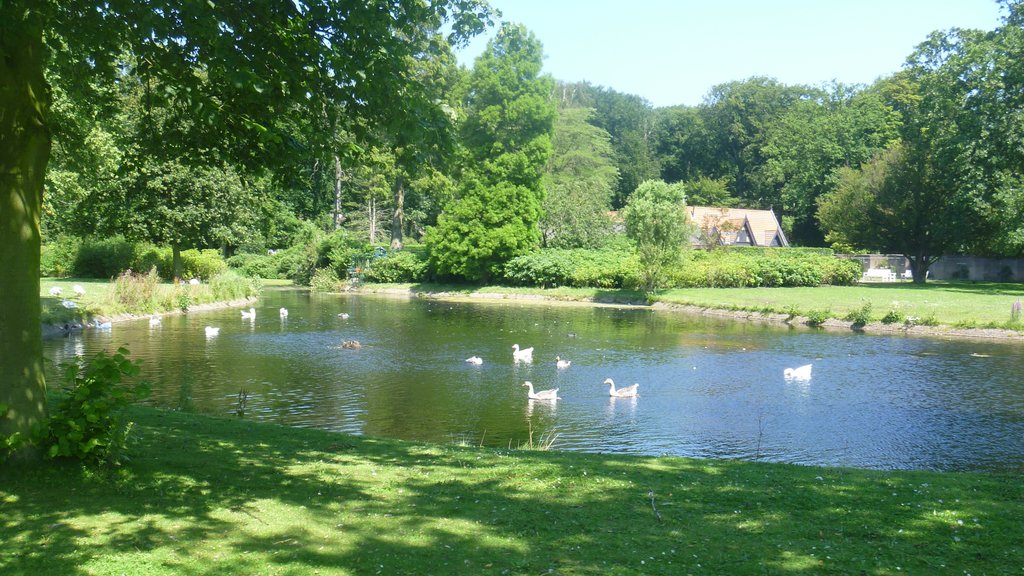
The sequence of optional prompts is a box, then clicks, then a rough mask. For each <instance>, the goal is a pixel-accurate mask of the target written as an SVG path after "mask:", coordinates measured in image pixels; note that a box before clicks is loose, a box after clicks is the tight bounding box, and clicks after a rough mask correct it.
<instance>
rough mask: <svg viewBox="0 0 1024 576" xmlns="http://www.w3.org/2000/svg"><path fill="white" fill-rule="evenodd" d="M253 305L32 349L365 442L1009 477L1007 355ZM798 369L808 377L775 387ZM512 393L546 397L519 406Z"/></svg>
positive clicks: (182, 405) (741, 330)
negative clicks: (107, 359) (96, 357)
mask: <svg viewBox="0 0 1024 576" xmlns="http://www.w3.org/2000/svg"><path fill="white" fill-rule="evenodd" d="M255 306H256V318H255V320H248V319H242V318H241V315H240V313H239V310H238V309H223V310H216V311H208V312H193V313H190V314H187V315H179V316H167V317H165V318H164V319H163V321H162V323H161V325H160V326H158V327H151V326H150V324H149V322H148V320H145V319H141V320H137V321H130V322H122V323H117V324H114V325H113V327H112V328H110V329H108V330H97V329H93V328H87V329H86V330H85V331H83V332H82V333H79V334H75V335H72V336H69V337H66V338H58V339H54V340H49V341H47V342H45V343H44V347H45V353H46V356H47V358H49V359H50V360H53V361H54V364H57V363H60V362H62V361H66V360H68V359H69V358H71V357H73V356H74V355H76V354H83V353H84V354H92V353H93V352H95V351H98V350H103V349H107V350H111V349H113V348H116V347H117V346H119V345H122V344H124V345H127V346H128V348H129V350H130V352H131V355H132V356H133V357H137V358H142V359H144V365H143V368H144V370H143V371H144V374H145V376H146V377H147V378H149V379H150V380H151V381H152V382H153V393H152V395H151V397H150V398H149V399H148V400H147V402H148V403H150V404H153V405H157V406H162V407H167V408H171V409H177V410H185V411H195V412H200V413H207V414H216V415H232V416H235V417H238V413H239V412H242V415H241V417H244V418H248V419H253V420H260V421H268V422H276V423H280V424H285V425H289V426H302V427H314V428H322V429H326V430H336V431H343V432H349V433H355V434H364V435H370V436H385V437H392V438H400V439H407V440H418V441H430V442H462V443H466V444H470V445H484V446H494V447H509V446H511V447H520V446H524V445H529V444H530V443H531V442H532V444H533V445H534V446H537V445H544V444H550V446H551V447H552V448H553V449H557V450H577V451H586V452H614V453H630V454H648V455H662V454H669V455H678V456H690V457H700V458H741V459H760V460H767V461H776V462H791V463H800V464H816V465H818V464H820V465H829V466H856V467H864V468H877V469H933V470H1020V469H1021V467H1022V465H1024V378H1022V374H1024V354H1022V353H1021V352H1022V351H1021V349H1020V345H1019V344H1014V343H1004V342H987V341H947V340H942V339H927V338H911V337H902V336H900V337H892V336H885V337H882V336H869V335H864V334H858V333H853V332H850V333H827V332H817V331H810V330H802V329H790V328H787V327H779V326H768V325H762V324H758V323H747V322H733V321H728V320H721V319H707V318H697V317H692V316H687V315H684V314H676V313H671V312H664V311H652V310H649V309H644V308H621V307H619V308H617V307H597V306H578V305H576V306H568V305H551V304H542V303H526V302H523V301H518V300H504V301H494V302H482V303H481V302H473V303H464V302H444V301H437V300H426V299H411V300H406V299H402V298H394V297H385V296H372V295H337V294H333V295H318V294H310V293H309V292H307V291H303V290H296V289H289V290H268V291H266V292H265V293H264V295H263V297H262V298H261V299H260V301H259V302H258V303H256V305H255ZM280 307H286V308H287V309H288V311H289V314H288V317H287V318H286V319H285V318H281V317H280V316H279V313H278V309H279V308H280ZM342 313H344V314H348V317H347V318H342V317H340V316H339V314H342ZM208 325H209V326H216V327H219V328H220V332H219V334H218V335H217V336H214V337H209V338H208V337H207V336H206V335H205V330H204V328H205V327H206V326H208ZM346 340H355V341H358V342H359V343H360V344H361V347H360V348H358V349H352V348H344V347H342V343H343V342H344V341H346ZM513 344H519V345H521V346H522V347H524V348H525V347H534V349H535V351H534V360H533V363H532V364H526V363H515V362H513V359H512V346H513ZM470 356H479V357H481V358H482V359H483V364H481V365H473V364H469V363H467V362H465V361H464V360H465V359H466V358H469V357H470ZM556 356H560V357H562V358H564V359H568V360H571V362H572V364H571V366H569V367H568V368H566V369H558V368H556V366H555V357H556ZM808 363H811V364H812V365H813V371H812V377H811V379H810V380H808V381H793V380H787V379H785V378H784V377H783V370H784V369H785V368H787V367H797V366H800V365H804V364H808ZM54 373H55V370H53V369H52V367H51V374H50V376H49V377H50V379H51V380H50V382H56V376H55V375H54ZM606 378H613V379H614V380H615V382H616V383H617V384H618V385H619V386H625V385H629V384H632V383H634V382H637V383H639V384H640V396H639V397H638V398H611V397H609V395H608V386H607V385H604V384H603V381H604V380H605V379H606ZM527 380H528V381H531V382H533V383H534V385H535V386H536V388H537V389H538V390H541V389H548V388H558V389H559V393H558V394H559V396H560V397H561V399H560V400H557V401H553V402H552V401H537V400H528V399H527V391H526V388H524V387H523V386H522V384H523V382H524V381H527Z"/></svg>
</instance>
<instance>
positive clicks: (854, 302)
mask: <svg viewBox="0 0 1024 576" xmlns="http://www.w3.org/2000/svg"><path fill="white" fill-rule="evenodd" d="M363 289H364V290H367V291H375V290H388V289H393V290H409V291H411V292H413V293H417V292H421V293H439V292H444V293H448V294H451V295H455V296H459V295H464V296H467V297H468V296H469V295H470V294H473V293H477V294H488V293H491V294H514V295H537V296H543V297H547V298H552V299H556V300H581V301H589V300H593V301H597V302H613V303H637V302H640V303H642V302H645V301H648V302H664V303H666V304H688V305H694V306H700V307H704V308H718V309H725V310H745V311H752V312H772V313H780V314H794V315H799V316H807V315H808V313H810V312H812V311H828V313H829V314H828V315H829V316H831V317H833V318H840V319H842V318H843V317H844V316H846V315H847V314H848V313H850V312H851V311H853V310H857V309H861V308H862V307H863V306H864V305H865V303H868V302H870V303H871V317H872V319H873V320H875V321H879V320H881V319H882V317H883V316H885V315H886V314H887V313H888V312H889V311H890V310H894V311H897V312H899V313H900V314H902V315H903V316H905V317H910V316H914V317H917V318H919V319H921V320H924V321H927V322H929V323H933V324H940V325H946V326H958V327H971V328H1009V329H1014V330H1022V329H1024V321H1017V322H1012V321H1011V316H1010V309H1011V306H1013V303H1014V301H1016V300H1017V299H1018V298H1019V299H1022V300H1024V285H1022V284H997V283H967V282H960V283H956V282H937V281H936V282H929V283H927V284H925V285H923V286H921V285H916V284H913V283H910V282H904V283H877V284H860V285H856V286H821V287H816V288H676V289H672V290H665V291H661V292H658V293H656V294H653V295H651V296H650V297H648V298H645V296H644V295H643V294H642V293H640V292H637V291H632V290H603V289H598V288H565V287H562V288H549V289H543V288H520V287H515V288H514V287H507V286H483V287H477V286H465V285H449V284H427V283H424V284H365V285H363Z"/></svg>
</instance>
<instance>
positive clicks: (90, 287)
mask: <svg viewBox="0 0 1024 576" xmlns="http://www.w3.org/2000/svg"><path fill="white" fill-rule="evenodd" d="M76 285H77V286H80V287H82V288H83V289H84V293H83V294H81V295H78V294H76V293H75V291H74V287H75V286H76ZM261 287H262V282H261V281H260V280H258V279H257V280H253V279H250V278H245V277H242V276H239V275H237V274H234V273H224V274H221V275H218V276H214V277H213V278H212V279H211V281H210V282H209V283H203V284H198V285H191V284H187V283H183V284H177V285H175V284H171V283H168V282H158V281H156V279H155V277H146V276H138V277H132V278H125V277H122V278H118V279H117V280H115V281H110V280H98V279H94V278H60V279H54V278H43V279H42V280H41V281H40V297H41V299H42V302H41V304H42V320H43V324H50V325H61V324H64V323H66V322H80V323H81V322H84V321H86V320H88V319H90V318H92V317H95V316H101V317H104V318H111V317H114V316H118V315H125V314H133V315H145V314H160V313H165V312H170V311H176V310H186V309H188V308H190V307H193V306H202V305H207V304H212V303H216V302H226V301H231V300H239V299H243V298H248V297H252V296H256V295H258V294H259V292H260V290H261ZM54 288H59V289H60V291H61V294H60V295H59V296H55V295H53V294H51V293H50V291H51V289H54ZM63 301H71V302H74V307H73V308H67V307H65V306H64V305H63V304H62V302H63Z"/></svg>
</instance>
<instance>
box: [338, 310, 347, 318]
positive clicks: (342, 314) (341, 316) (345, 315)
mask: <svg viewBox="0 0 1024 576" xmlns="http://www.w3.org/2000/svg"><path fill="white" fill-rule="evenodd" d="M338 318H341V319H342V320H348V318H349V316H348V312H342V313H341V314H338Z"/></svg>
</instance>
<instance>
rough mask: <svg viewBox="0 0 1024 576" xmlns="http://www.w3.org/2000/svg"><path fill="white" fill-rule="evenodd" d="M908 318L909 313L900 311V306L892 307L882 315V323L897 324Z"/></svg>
mask: <svg viewBox="0 0 1024 576" xmlns="http://www.w3.org/2000/svg"><path fill="white" fill-rule="evenodd" d="M906 319H907V315H906V314H904V313H903V312H900V310H899V309H898V308H890V309H889V311H888V312H886V313H885V316H882V324H896V323H903V322H905V321H906Z"/></svg>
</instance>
